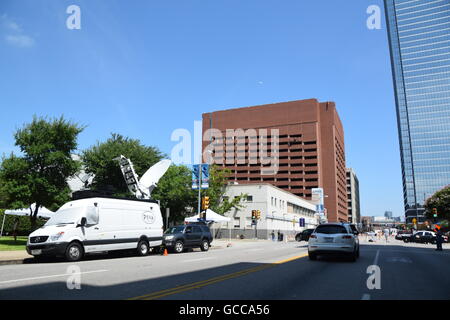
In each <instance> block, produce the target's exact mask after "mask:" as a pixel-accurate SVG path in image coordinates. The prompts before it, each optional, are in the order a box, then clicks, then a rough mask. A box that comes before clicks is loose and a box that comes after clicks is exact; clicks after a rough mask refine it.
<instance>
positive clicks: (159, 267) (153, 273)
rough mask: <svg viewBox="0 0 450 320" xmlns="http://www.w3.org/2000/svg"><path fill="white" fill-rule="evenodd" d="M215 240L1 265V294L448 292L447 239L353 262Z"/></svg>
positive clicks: (388, 295)
mask: <svg viewBox="0 0 450 320" xmlns="http://www.w3.org/2000/svg"><path fill="white" fill-rule="evenodd" d="M215 244H216V246H219V248H217V249H212V250H210V251H208V252H201V251H199V250H198V249H195V250H194V251H193V252H186V253H183V254H169V255H168V256H161V255H156V254H155V255H150V256H147V257H134V256H133V255H122V256H119V257H111V256H109V255H108V256H92V257H89V258H88V259H87V260H85V261H81V262H78V263H66V262H61V261H49V262H44V263H30V264H24V265H8V266H0V299H149V300H154V299H192V300H204V299H219V300H221V299H227V300H230V299H232V300H241V299H242V300H276V299H283V300H292V299H294V300H295V299H302V300H303V299H306V300H308V299H352V300H361V299H363V300H364V299H371V300H378V299H389V300H391V299H392V300H395V299H446V300H448V299H450V290H449V289H448V288H450V275H449V273H448V266H449V265H450V247H449V246H448V245H445V246H444V251H443V252H436V251H435V250H434V249H435V247H434V246H433V245H419V244H403V243H402V242H399V241H395V240H393V241H391V242H390V243H387V244H386V243H383V242H380V243H367V242H365V241H362V242H361V255H360V258H359V259H358V260H357V262H350V261H348V260H346V259H343V258H339V257H324V258H319V260H317V261H310V260H309V259H308V257H307V255H306V243H305V242H301V243H297V242H296V243H277V242H270V241H258V242H252V241H243V242H235V243H233V246H232V247H226V244H227V243H226V242H218V241H217V242H216V243H215ZM371 265H377V266H378V267H379V268H380V277H379V280H380V281H379V284H380V288H379V289H377V288H374V289H369V288H368V286H367V282H368V278H369V276H370V274H369V273H368V272H367V268H368V267H369V266H371ZM73 272H75V274H73ZM74 279H75V280H77V279H79V280H80V289H77V286H76V284H77V283H78V281H73V280H74ZM68 282H69V285H68ZM371 283H373V282H371ZM69 288H72V289H69Z"/></svg>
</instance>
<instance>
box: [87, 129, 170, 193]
mask: <svg viewBox="0 0 450 320" xmlns="http://www.w3.org/2000/svg"><path fill="white" fill-rule="evenodd" d="M120 155H123V156H125V157H127V158H129V159H131V161H132V162H133V165H134V169H135V171H136V174H137V175H139V176H142V175H143V174H144V173H145V172H146V171H147V169H148V168H150V167H151V166H152V165H154V164H155V163H157V162H158V161H160V160H161V159H162V158H163V156H164V155H163V154H162V153H161V152H160V151H159V150H158V149H157V148H155V147H148V146H144V145H143V144H141V142H140V141H139V140H137V139H130V138H127V137H124V136H122V135H120V134H116V133H113V134H112V135H111V137H110V138H109V139H108V140H107V141H106V142H102V143H100V142H98V143H97V144H96V145H95V146H93V147H91V148H89V149H87V150H85V151H84V152H83V155H82V161H83V163H84V166H85V171H86V172H87V173H94V174H95V178H94V181H93V184H92V186H91V188H92V189H94V190H101V189H105V188H109V187H112V188H113V190H114V191H115V194H116V195H129V191H128V188H127V185H126V184H125V181H124V178H123V176H122V172H121V171H120V167H119V163H118V161H115V160H113V159H114V158H117V157H119V156H120Z"/></svg>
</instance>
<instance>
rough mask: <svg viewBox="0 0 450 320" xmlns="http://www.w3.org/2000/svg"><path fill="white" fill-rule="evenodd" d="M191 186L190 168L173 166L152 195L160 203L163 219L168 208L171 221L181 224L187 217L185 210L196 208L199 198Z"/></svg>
mask: <svg viewBox="0 0 450 320" xmlns="http://www.w3.org/2000/svg"><path fill="white" fill-rule="evenodd" d="M191 186H192V180H191V170H190V169H189V168H187V167H186V166H175V165H172V166H171V167H170V168H169V170H167V172H166V174H165V175H164V176H163V177H162V178H161V180H160V181H159V183H158V186H157V187H156V188H155V190H154V191H153V193H152V198H154V199H155V200H159V201H160V205H161V212H162V214H163V217H165V211H166V208H170V217H169V221H173V222H181V221H183V220H184V217H185V215H184V213H185V212H186V209H185V208H186V207H193V208H195V207H196V201H197V197H196V193H195V192H194V191H193V190H192V188H191ZM164 221H165V219H164Z"/></svg>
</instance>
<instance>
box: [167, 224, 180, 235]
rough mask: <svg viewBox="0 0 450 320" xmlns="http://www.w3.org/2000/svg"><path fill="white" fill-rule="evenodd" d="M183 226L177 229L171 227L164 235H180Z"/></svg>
mask: <svg viewBox="0 0 450 320" xmlns="http://www.w3.org/2000/svg"><path fill="white" fill-rule="evenodd" d="M183 230H184V226H178V227H172V228H169V229H167V230H166V231H165V232H164V234H173V233H180V232H183Z"/></svg>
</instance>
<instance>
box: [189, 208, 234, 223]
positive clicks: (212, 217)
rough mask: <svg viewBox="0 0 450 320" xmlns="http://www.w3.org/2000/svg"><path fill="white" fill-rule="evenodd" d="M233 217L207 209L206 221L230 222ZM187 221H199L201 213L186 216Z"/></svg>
mask: <svg viewBox="0 0 450 320" xmlns="http://www.w3.org/2000/svg"><path fill="white" fill-rule="evenodd" d="M230 220H231V219H230V218H227V217H224V216H221V215H220V214H218V213H216V212H214V211H212V210H211V209H207V210H206V222H229V221H230ZM184 221H185V222H198V221H199V215H198V214H197V215H195V216H193V217H189V218H185V219H184Z"/></svg>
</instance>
